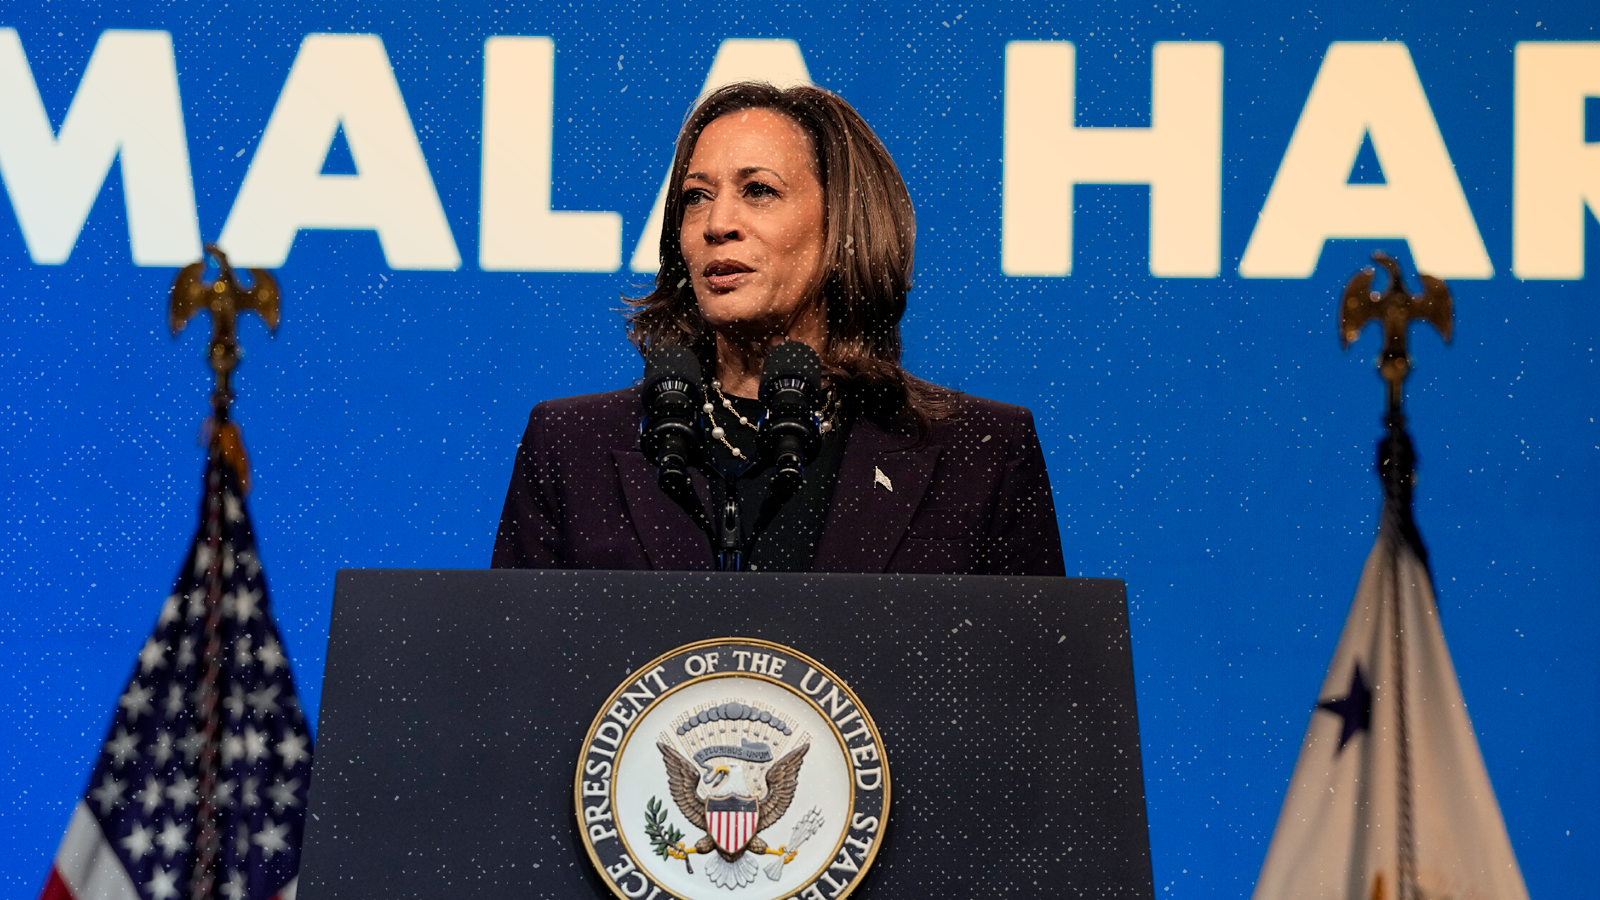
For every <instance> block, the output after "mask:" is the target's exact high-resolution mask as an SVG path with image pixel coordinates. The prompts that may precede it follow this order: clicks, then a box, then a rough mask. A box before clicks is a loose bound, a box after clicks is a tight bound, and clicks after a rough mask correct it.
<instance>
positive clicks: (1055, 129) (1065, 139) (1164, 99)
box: [1000, 41, 1222, 278]
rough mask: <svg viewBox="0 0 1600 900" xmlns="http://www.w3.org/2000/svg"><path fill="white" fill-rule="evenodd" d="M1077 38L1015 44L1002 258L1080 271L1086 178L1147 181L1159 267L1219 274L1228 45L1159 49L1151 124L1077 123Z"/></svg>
mask: <svg viewBox="0 0 1600 900" xmlns="http://www.w3.org/2000/svg"><path fill="white" fill-rule="evenodd" d="M1075 51H1076V48H1074V47H1073V45H1072V44H1070V43H1067V42H1065V41H1012V42H1011V43H1009V44H1007V45H1006V88H1005V90H1006V99H1005V163H1004V170H1003V171H1004V174H1003V175H1002V176H1001V179H1002V180H1001V189H1000V193H1001V200H1000V204H1001V211H1000V268H1001V270H1002V271H1003V272H1005V273H1006V274H1007V275H1056V276H1060V275H1068V274H1071V272H1072V205H1073V201H1072V192H1073V186H1074V185H1078V184H1148V185H1150V274H1152V275H1156V276H1165V277H1197V278H1211V277H1214V276H1216V275H1217V273H1218V271H1219V270H1220V268H1221V259H1222V45H1221V44H1217V43H1214V42H1209V41H1206V42H1201V41H1194V42H1161V43H1158V44H1156V45H1155V48H1154V50H1153V52H1152V69H1153V76H1152V83H1151V88H1150V95H1151V100H1150V127H1149V128H1079V127H1077V126H1076V122H1075V119H1076V112H1075V107H1076V94H1077V90H1076V88H1077V85H1076V81H1077V70H1076V60H1075Z"/></svg>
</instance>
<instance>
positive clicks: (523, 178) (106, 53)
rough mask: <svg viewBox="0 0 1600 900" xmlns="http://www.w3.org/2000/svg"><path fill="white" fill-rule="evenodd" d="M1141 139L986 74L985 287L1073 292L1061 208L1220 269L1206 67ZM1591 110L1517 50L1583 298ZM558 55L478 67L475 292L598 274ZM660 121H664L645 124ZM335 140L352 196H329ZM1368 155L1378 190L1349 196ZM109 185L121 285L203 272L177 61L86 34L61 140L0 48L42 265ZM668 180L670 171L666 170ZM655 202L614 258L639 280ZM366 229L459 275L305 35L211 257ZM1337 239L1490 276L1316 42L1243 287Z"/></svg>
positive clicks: (1519, 119)
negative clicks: (1138, 203) (568, 168)
mask: <svg viewBox="0 0 1600 900" xmlns="http://www.w3.org/2000/svg"><path fill="white" fill-rule="evenodd" d="M1151 57H1152V72H1153V74H1152V82H1151V91H1150V93H1151V110H1150V127H1148V128H1080V127H1078V126H1077V124H1076V120H1075V117H1076V80H1077V71H1076V51H1075V48H1074V46H1073V44H1071V43H1068V42H1065V41H1013V42H1011V43H1009V44H1007V45H1006V50H1005V106H1004V123H1003V126H1002V127H1003V130H1004V135H1003V139H1004V160H1003V169H1002V186H1001V210H1000V221H1001V231H1000V258H1001V270H1002V271H1003V272H1004V273H1005V274H1007V275H1013V276H1054V277H1060V276H1065V275H1069V274H1071V272H1072V233H1073V223H1072V209H1073V201H1072V195H1073V190H1074V187H1075V186H1076V185H1078V184H1147V185H1149V186H1150V273H1151V274H1152V275H1155V276H1157V277H1190V278H1195V277H1198V278H1207V277H1215V276H1217V275H1218V274H1220V270H1221V258H1222V250H1221V232H1222V228H1221V222H1222V110H1223V106H1222V99H1223V97H1222V47H1221V45H1220V44H1217V43H1215V42H1202V41H1193V42H1161V43H1157V44H1156V45H1155V46H1154V48H1153V50H1152V54H1151ZM745 79H758V80H763V81H769V82H772V83H774V84H778V85H791V84H809V83H810V81H811V79H810V74H809V72H808V71H807V68H806V62H805V57H804V55H803V54H802V53H801V51H800V45H799V44H797V43H796V42H794V41H792V40H788V39H729V40H725V41H723V42H722V44H721V45H720V46H719V47H718V49H717V53H716V56H715V58H714V59H713V60H712V63H711V68H710V70H709V72H708V73H707V75H706V79H705V86H704V88H703V90H702V95H703V94H705V93H709V92H710V91H712V90H714V89H716V88H718V87H721V86H723V85H725V84H728V83H729V82H733V81H739V80H745ZM1597 96H1600V42H1524V43H1520V44H1518V45H1517V47H1516V107H1515V113H1514V115H1515V138H1516V146H1515V171H1514V179H1515V184H1514V187H1515V190H1514V206H1515V208H1514V211H1513V225H1514V229H1513V237H1512V241H1513V254H1512V255H1513V260H1512V271H1513V272H1514V273H1515V275H1516V276H1517V277H1518V278H1525V279H1532V278H1571V279H1577V278H1582V277H1584V222H1585V216H1586V213H1587V212H1596V213H1600V144H1595V143H1589V142H1587V141H1586V140H1585V137H1586V135H1585V103H1586V101H1587V100H1589V99H1590V98H1594V97H1597ZM554 99H555V44H554V42H553V41H552V40H551V39H550V38H548V37H516V36H503V37H491V38H489V39H488V40H487V41H486V42H485V44H484V72H483V146H482V170H481V178H482V182H481V184H482V191H481V199H480V203H481V207H480V210H479V252H478V264H479V266H480V267H481V268H483V269H485V270H491V271H563V272H614V271H616V270H617V269H618V268H620V267H621V265H622V217H621V215H620V214H619V213H617V212H607V211H588V210H582V211H580V210H557V209H554V208H553V206H552V203H553V198H552V196H551V170H552V162H553V158H554V155H555V152H556V148H557V146H558V145H557V144H556V141H555V130H554V121H553V120H554V115H553V110H554ZM663 112H664V113H673V112H675V111H674V110H664V111H663ZM341 128H342V129H343V131H344V135H345V138H346V140H347V142H348V143H349V147H350V153H351V156H352V157H353V158H354V161H355V168H356V174H354V175H337V174H323V172H322V168H323V164H324V162H325V160H326V158H327V153H328V149H329V147H330V146H331V145H332V143H333V141H334V139H335V135H336V134H337V133H338V132H339V130H340V129H341ZM1367 138H1370V139H1371V141H1372V146H1373V150H1374V151H1375V153H1376V154H1377V157H1378V161H1379V164H1380V166H1381V167H1382V169H1383V176H1384V183H1382V184H1350V183H1349V178H1350V172H1351V168H1352V166H1353V165H1354V163H1355V159H1356V156H1357V154H1358V153H1359V152H1360V149H1361V146H1362V143H1363V141H1364V140H1365V139H1367ZM114 160H120V164H121V174H122V186H123V193H124V196H125V200H126V214H127V224H128V240H129V244H130V247H131V250H132V258H133V262H134V263H135V264H136V265H141V266H173V265H179V264H183V263H186V262H189V261H192V260H193V259H195V258H196V257H198V256H199V254H200V229H199V222H198V218H197V215H196V207H195V194H194V182H193V177H192V175H191V172H190V162H189V151H188V140H187V136H186V133H185V127H184V118H183V105H182V102H181V100H180V97H179V93H178V73H177V69H176V64H175V61H174V55H173V46H172V37H171V35H170V34H168V33H167V32H164V31H119V30H108V31H105V32H103V33H102V34H101V35H100V37H99V40H98V41H97V42H96V44H95V48H94V52H93V54H92V55H91V56H90V58H89V62H88V64H87V66H86V67H85V69H84V72H83V76H82V78H81V79H80V81H79V83H78V85H77V89H76V92H75V93H74V95H73V98H72V102H71V105H70V107H69V108H68V110H67V113H66V116H65V119H64V120H63V122H62V125H61V129H60V132H59V133H54V132H52V129H51V124H50V118H49V115H48V113H47V112H46V109H45V104H44V102H43V99H42V98H41V96H40V93H39V89H38V84H37V83H36V81H35V79H34V75H33V71H32V70H31V69H30V67H29V63H28V58H27V56H26V54H25V52H24V50H23V46H22V41H21V39H20V38H19V37H18V34H17V32H16V30H15V29H11V28H0V181H3V182H4V186H5V190H6V193H7V195H8V196H9V198H10V200H11V206H12V209H13V211H14V212H15V214H16V219H17V225H18V230H19V231H20V232H21V234H22V237H23V241H24V242H25V243H26V245H27V248H28V253H29V255H30V256H31V257H32V259H33V261H34V262H35V263H36V264H40V265H59V264H62V263H64V262H66V261H67V258H68V257H69V256H70V255H71V253H72V248H73V246H74V244H76V242H77V240H78V236H79V234H80V233H81V232H82V230H83V226H84V223H85V221H86V220H87V219H88V217H89V214H90V211H91V210H92V209H93V207H94V203H95V200H96V198H97V197H98V196H99V195H100V193H101V191H102V190H103V188H104V185H105V182H106V178H107V176H108V174H109V173H110V171H111V164H112V162H113V161H114ZM661 162H662V163H669V162H670V159H669V158H667V157H666V154H665V153H663V159H662V160H661ZM665 198H666V182H665V179H663V182H662V185H661V190H660V192H659V193H658V194H657V197H656V202H655V205H654V206H653V207H652V208H651V211H650V215H649V218H648V220H647V221H646V223H645V227H644V231H643V233H642V234H641V235H640V238H639V241H638V243H637V244H636V245H635V247H634V250H633V253H632V256H631V257H630V259H629V267H630V268H631V269H632V270H633V271H635V272H654V271H655V270H656V269H657V267H658V266H659V262H660V260H659V247H660V239H661V228H662V222H661V219H662V207H663V205H664V202H665ZM308 228H311V229H359V230H372V231H375V232H376V233H377V235H378V239H379V242H380V243H381V245H382V247H383V253H384V258H385V260H386V261H387V262H388V265H389V266H390V267H391V268H395V269H455V268H459V267H460V265H461V258H460V254H459V252H458V251H457V249H456V244H455V239H454V237H453V236H452V234H451V231H450V225H449V222H448V220H447V219H446V217H445V212H444V209H443V207H442V206H441V204H440V202H439V194H438V191H437V190H436V189H435V187H434V183H433V179H432V177H431V176H430V174H429V171H428V164H427V161H426V160H425V159H424V157H423V153H422V147H421V146H420V144H419V143H418V140H417V135H416V131H415V129H414V128H413V127H412V123H411V117H410V115H409V114H408V112H407V110H406V104H405V100H404V99H403V98H402V96H401V94H400V88H399V85H398V84H397V83H396V81H395V75H394V70H393V68H392V67H391V66H390V62H389V58H388V55H387V53H386V52H385V50H384V46H383V42H382V40H381V39H380V38H379V37H378V36H377V35H373V34H312V35H307V36H306V38H305V39H304V41H303V42H302V44H301V46H300V50H299V53H298V55H297V56H296V57H295V60H294V63H293V65H292V66H291V67H290V70H289V75H288V78H287V80H286V81H285V83H284V85H283V90H282V92H281V94H280V95H279V97H278V100H277V103H276V105H275V106H274V108H273V110H272V114H271V116H270V118H269V120H268V122H267V125H266V129H265V131H264V132H263V134H262V138H261V142H260V144H259V146H258V147H257V149H256V153H255V156H254V158H253V159H252V160H251V163H250V168H249V170H248V172H247V173H246V175H245V178H244V182H243V184H242V185H241V186H240V189H239V194H238V197H237V199H236V200H235V202H234V205H233V209H232V211H231V212H230V213H229V215H228V219H227V224H226V225H225V226H224V228H223V232H222V237H221V243H222V244H223V246H224V247H225V248H226V249H228V250H229V251H230V253H231V254H232V256H233V257H234V259H235V261H237V262H239V263H245V264H249V265H258V266H267V267H276V266H281V265H282V264H283V263H284V260H285V259H286V258H287V256H288V254H289V249H290V247H291V246H292V245H293V243H294V239H295V235H296V234H298V232H299V231H300V230H301V229H308ZM1336 238H1362V239H1380V238H1400V239H1404V240H1406V241H1407V242H1408V243H1409V244H1410V246H1411V251H1412V253H1413V255H1414V256H1415V258H1416V263H1417V265H1418V266H1419V267H1420V268H1422V269H1425V270H1427V271H1429V272H1431V273H1433V274H1436V275H1439V276H1441V277H1445V278H1489V277H1491V276H1492V275H1493V274H1494V268H1493V266H1492V264H1491V263H1490V261H1489V255H1488V253H1487V252H1486V250H1485V248H1484V243H1483V238H1482V237H1481V236H1480V235H1479V232H1478V227H1477V224H1476V222H1475V221H1474V219H1473V214H1472V210H1471V209H1470V208H1469V207H1468V205H1467V200H1466V196H1465V194H1464V193H1463V191H1462V188H1461V183H1460V181H1459V179H1458V178H1457V176H1456V172H1455V169H1454V166H1453V165H1452V164H1451V161H1450V154H1449V151H1447V150H1446V149H1445V143H1444V139H1443V137H1442V136H1441V134H1440V133H1439V127H1438V124H1437V123H1436V121H1435V119H1434V116H1433V111H1432V109H1431V108H1430V107H1429V103H1428V98H1427V97H1426V96H1425V94H1424V91H1423V87H1422V82H1421V79H1420V78H1419V77H1418V75H1417V71H1416V67H1415V66H1414V64H1413V62H1412V59H1411V54H1410V52H1409V51H1408V50H1407V49H1406V46H1405V45H1404V44H1402V43H1399V42H1395V41H1388V42H1336V43H1333V44H1331V45H1329V47H1328V52H1327V55H1326V57H1325V58H1324V59H1323V62H1322V66H1321V69H1320V70H1319V71H1318V73H1317V76H1316V80H1315V82H1314V83H1313V84H1312V87H1311V91H1310V95H1309V96H1308V97H1307V99H1306V103H1305V107H1304V108H1303V109H1302V111H1301V114H1300V120H1299V122H1298V123H1297V124H1296V126H1295V130H1294V135H1293V137H1292V138H1291V139H1290V141H1289V146H1288V149H1287V151H1286V152H1285V154H1284V157H1283V161H1282V163H1281V164H1280V166H1279V169H1278V172H1277V174H1276V175H1275V176H1274V179H1273V182H1272V188H1271V190H1270V191H1269V192H1268V195H1267V198H1266V202H1265V204H1264V205H1263V206H1262V208H1261V211H1260V214H1259V218H1258V220H1257V223H1256V226H1255V228H1254V230H1253V231H1252V233H1251V236H1250V241H1249V243H1248V245H1247V246H1246V248H1245V252H1244V255H1243V257H1242V258H1241V260H1240V263H1239V274H1240V275H1242V276H1244V277H1246V278H1308V277H1310V276H1311V275H1312V273H1313V272H1314V271H1315V269H1316V266H1317V261H1318V259H1319V257H1320V256H1321V253H1322V247H1323V244H1324V243H1325V242H1326V241H1328V240H1330V239H1336Z"/></svg>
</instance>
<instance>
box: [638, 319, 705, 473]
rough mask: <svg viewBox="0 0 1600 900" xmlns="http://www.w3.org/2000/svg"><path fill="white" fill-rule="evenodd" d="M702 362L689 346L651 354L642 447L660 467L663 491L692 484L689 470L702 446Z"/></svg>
mask: <svg viewBox="0 0 1600 900" xmlns="http://www.w3.org/2000/svg"><path fill="white" fill-rule="evenodd" d="M704 396H705V393H704V391H703V389H702V388H701V386H700V361H699V360H698V359H696V358H695V355H694V352H693V351H691V350H690V349H689V348H687V347H653V348H651V350H650V352H649V353H648V354H646V355H645V360H644V390H643V391H642V392H641V393H640V399H641V400H642V401H643V402H644V421H643V422H642V423H640V426H639V449H640V450H643V451H644V455H645V457H646V458H648V459H649V460H650V462H652V463H654V464H655V466H656V468H657V469H658V471H659V478H658V480H659V483H660V485H661V488H662V490H665V491H668V492H669V493H670V492H672V491H674V490H681V489H684V488H688V487H690V482H689V470H690V468H691V467H692V466H693V465H694V461H695V454H696V453H698V452H699V450H700V446H701V437H700V406H701V404H702V403H703V402H704V399H703V398H704Z"/></svg>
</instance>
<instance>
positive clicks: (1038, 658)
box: [299, 570, 1154, 900]
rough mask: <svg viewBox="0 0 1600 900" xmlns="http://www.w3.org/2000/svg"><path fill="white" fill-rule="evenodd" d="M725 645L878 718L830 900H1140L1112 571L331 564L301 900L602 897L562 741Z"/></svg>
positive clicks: (1133, 748)
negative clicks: (854, 879)
mask: <svg viewBox="0 0 1600 900" xmlns="http://www.w3.org/2000/svg"><path fill="white" fill-rule="evenodd" d="M724 637H739V638H753V639H760V640H766V641H772V642H775V643H778V644H783V645H786V646H788V647H791V648H794V649H795V650H797V651H799V652H801V653H804V654H807V655H808V656H810V657H812V658H814V659H816V660H818V661H819V662H821V663H823V664H824V665H826V666H827V667H828V668H830V669H831V670H832V671H833V672H834V673H837V675H838V676H839V677H840V678H841V679H843V680H844V681H845V682H847V683H848V685H849V686H850V688H852V689H853V690H854V691H855V693H856V694H857V695H858V696H859V697H860V699H861V702H862V703H863V705H864V706H865V707H866V708H867V709H869V710H870V712H871V715H872V717H873V718H874V719H875V720H876V724H877V727H878V729H879V731H880V732H881V736H882V741H883V750H884V754H885V756H886V758H887V760H888V765H889V768H890V771H891V773H892V777H893V796H892V802H891V806H890V816H889V819H888V822H887V825H886V827H885V829H884V830H883V832H882V839H881V842H880V844H879V847H878V853H877V857H876V861H875V862H874V863H873V865H872V868H871V869H870V870H869V871H868V872H867V873H866V875H865V876H864V880H863V881H862V882H861V884H860V885H859V887H858V888H857V889H856V890H855V892H854V893H853V894H851V897H852V898H869V897H870V898H927V897H932V896H940V897H958V898H966V897H1007V896H1023V895H1031V896H1071V897H1076V896H1084V897H1095V898H1111V897H1117V898H1122V897H1127V898H1141V900H1150V898H1153V896H1154V889H1153V886H1152V881H1151V870H1150V856H1149V836H1148V829H1147V826H1146V820H1145V802H1144V782H1143V773H1142V769H1141V764H1140V753H1139V731H1138V720H1137V715H1136V711H1135V705H1134V681H1133V664H1132V658H1131V655H1130V652H1129V640H1128V623H1127V607H1126V600H1125V597H1124V591H1123V585H1122V582H1120V581H1115V580H1107V579H1071V578H1024V577H953V576H932V575H810V574H804V575H759V574H712V573H655V572H596V571H508V570H487V571H411V570H346V571H342V572H340V573H339V577H338V583H337V589H336V592H335V597H334V607H333V623H332V630H331V634H330V638H329V644H328V657H327V670H326V677H325V682H324V688H323V695H322V708H321V716H320V721H319V727H318V731H317V739H318V740H317V752H316V763H315V769H314V771H313V774H312V781H311V789H310V799H309V813H310V816H309V818H308V821H307V829H306V835H305V844H304V853H303V856H302V863H301V875H300V886H299V892H300V893H299V896H300V898H301V900H333V898H382V900H400V898H409V897H418V898H437V897H469V896H470V897H474V898H505V900H513V898H515V900H530V898H560V900H580V898H581V900H595V898H610V897H612V896H613V894H612V892H611V890H610V887H609V884H608V882H607V881H606V880H605V879H604V878H603V877H602V876H601V875H600V873H599V872H598V871H596V869H595V868H594V866H593V865H591V863H590V860H589V858H588V856H587V855H586V853H585V849H584V844H583V841H582V838H581V835H580V831H579V828H578V823H577V819H576V815H575V813H574V808H573V796H574V775H575V773H576V769H577V765H578V761H579V757H580V752H581V745H582V744H583V741H584V739H585V735H586V732H587V731H588V729H589V727H590V724H591V722H593V721H595V716H596V713H597V712H598V711H599V709H600V707H601V704H602V703H604V702H605V701H606V699H607V697H608V696H609V695H610V694H611V692H612V690H613V689H614V688H615V687H616V686H617V685H618V684H620V683H622V682H623V681H624V680H625V679H627V678H628V676H629V674H630V673H632V672H634V671H635V670H637V669H638V668H640V667H641V666H643V665H644V664H645V663H647V662H650V661H651V660H653V659H655V658H656V657H658V656H660V655H662V654H664V653H667V652H668V651H671V650H672V649H674V648H676V647H680V646H682V645H685V644H690V643H692V642H695V641H699V640H704V639H707V638H724ZM718 894H719V895H721V894H726V895H727V896H728V897H729V898H730V900H737V898H738V896H739V892H738V891H733V890H728V891H720V890H719V891H718ZM661 896H662V897H665V896H666V895H665V894H662V895H661Z"/></svg>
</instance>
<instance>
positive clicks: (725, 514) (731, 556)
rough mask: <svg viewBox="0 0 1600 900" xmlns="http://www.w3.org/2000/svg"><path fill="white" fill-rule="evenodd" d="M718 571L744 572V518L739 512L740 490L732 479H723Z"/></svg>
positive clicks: (717, 528) (718, 536) (724, 477)
mask: <svg viewBox="0 0 1600 900" xmlns="http://www.w3.org/2000/svg"><path fill="white" fill-rule="evenodd" d="M715 538H716V548H717V571H718V572H741V571H744V553H745V547H744V518H743V516H742V515H741V514H740V512H739V489H738V487H737V486H735V484H734V480H733V479H732V478H728V477H727V476H723V479H722V511H721V515H719V516H717V526H716V535H715Z"/></svg>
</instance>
